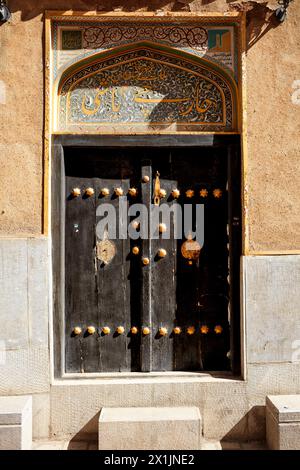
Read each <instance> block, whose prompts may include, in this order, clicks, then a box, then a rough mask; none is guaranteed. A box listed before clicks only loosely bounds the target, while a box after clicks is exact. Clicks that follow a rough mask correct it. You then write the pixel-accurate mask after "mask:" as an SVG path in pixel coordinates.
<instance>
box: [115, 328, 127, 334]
mask: <svg viewBox="0 0 300 470" xmlns="http://www.w3.org/2000/svg"><path fill="white" fill-rule="evenodd" d="M124 331H125V328H124V326H118V328H117V329H116V332H117V333H118V335H122V334H123V333H124Z"/></svg>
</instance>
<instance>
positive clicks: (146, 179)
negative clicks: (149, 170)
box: [143, 175, 150, 183]
mask: <svg viewBox="0 0 300 470" xmlns="http://www.w3.org/2000/svg"><path fill="white" fill-rule="evenodd" d="M149 181H150V178H149V176H148V175H145V176H143V183H149Z"/></svg>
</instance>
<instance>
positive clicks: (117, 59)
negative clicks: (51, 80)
mask: <svg viewBox="0 0 300 470" xmlns="http://www.w3.org/2000/svg"><path fill="white" fill-rule="evenodd" d="M55 94H56V96H57V105H56V113H55V123H54V127H55V130H57V131H61V132H70V133H72V132H76V133H83V134H84V133H148V132H149V133H151V132H160V131H166V132H194V131H197V132H205V133H206V132H221V133H224V132H225V133H226V132H235V131H237V87H236V84H235V82H234V80H233V78H232V77H230V76H229V75H228V74H227V73H226V72H225V71H224V70H223V69H222V68H221V67H220V66H217V65H216V64H215V63H211V62H209V61H207V60H205V59H203V58H199V57H197V56H194V55H192V54H189V53H186V52H182V51H179V50H177V49H176V50H175V49H172V48H170V47H165V46H158V45H155V44H149V43H137V44H132V45H131V46H128V45H127V46H126V48H124V47H117V48H114V49H113V50H109V51H105V52H103V51H102V52H101V53H97V54H94V55H91V56H89V57H87V58H85V59H83V60H80V61H78V62H76V63H75V64H72V66H70V67H68V68H67V69H66V70H64V71H63V72H62V73H61V76H60V78H58V79H57V82H56V90H55Z"/></svg>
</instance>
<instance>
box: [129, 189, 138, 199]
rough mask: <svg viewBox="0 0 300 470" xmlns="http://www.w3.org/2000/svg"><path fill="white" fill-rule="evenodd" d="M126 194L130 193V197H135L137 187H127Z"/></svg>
mask: <svg viewBox="0 0 300 470" xmlns="http://www.w3.org/2000/svg"><path fill="white" fill-rule="evenodd" d="M128 194H130V196H131V197H135V196H136V195H137V189H136V188H129V189H128Z"/></svg>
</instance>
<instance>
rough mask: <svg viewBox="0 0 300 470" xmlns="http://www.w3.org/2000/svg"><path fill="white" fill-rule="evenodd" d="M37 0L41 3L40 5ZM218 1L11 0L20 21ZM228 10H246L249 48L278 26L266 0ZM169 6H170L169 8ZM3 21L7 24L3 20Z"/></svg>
mask: <svg viewBox="0 0 300 470" xmlns="http://www.w3.org/2000/svg"><path fill="white" fill-rule="evenodd" d="M37 3H38V5H37ZM214 3H215V0H177V1H174V2H170V1H169V0H152V1H149V0H110V1H104V0H103V1H99V0H98V1H96V2H95V1H91V0H68V1H66V0H40V1H39V2H36V1H35V0H8V6H9V8H10V10H11V12H12V13H16V12H18V11H20V12H21V20H22V21H29V20H31V19H32V18H35V17H36V16H39V15H43V13H44V11H45V10H74V11H76V10H77V11H99V12H105V11H112V10H116V11H120V12H122V11H124V12H135V11H142V10H144V11H155V10H159V9H167V10H168V11H179V12H180V11H191V8H190V4H194V8H193V11H195V8H196V7H197V8H199V11H201V10H202V11H212V12H213V11H215V9H214ZM226 3H227V4H228V11H246V17H247V49H250V48H251V47H252V46H253V45H254V44H256V42H257V41H259V40H260V39H261V38H262V37H263V36H264V35H265V34H267V33H268V31H270V30H271V29H273V28H275V27H277V26H278V25H279V23H278V21H277V19H276V17H275V11H274V10H271V9H270V8H269V7H268V6H267V5H268V2H265V3H256V2H254V1H249V2H242V3H236V0H226ZM166 7H167V8H166ZM3 24H4V23H3Z"/></svg>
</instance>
